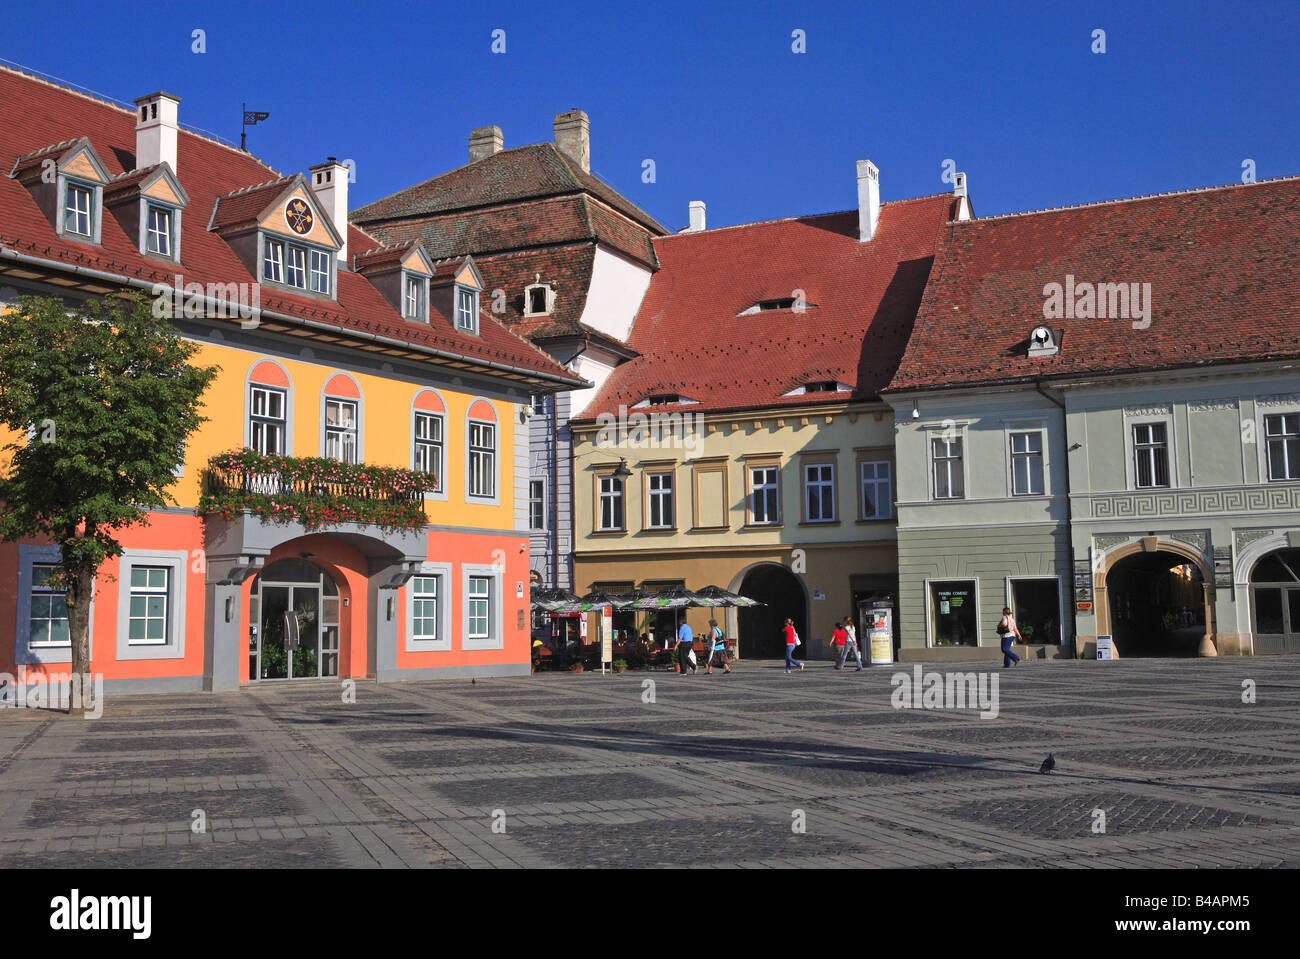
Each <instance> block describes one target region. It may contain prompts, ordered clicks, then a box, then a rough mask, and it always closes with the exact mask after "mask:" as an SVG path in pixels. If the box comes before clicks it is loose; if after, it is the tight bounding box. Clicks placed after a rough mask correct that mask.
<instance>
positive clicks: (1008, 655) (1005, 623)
mask: <svg viewBox="0 0 1300 959" xmlns="http://www.w3.org/2000/svg"><path fill="white" fill-rule="evenodd" d="M998 635H999V636H1001V637H1002V668H1003V669H1006V668H1007V667H1008V666H1014V665H1015V664H1016V663H1018V662H1020V657H1019V656H1017V655H1016V654H1015V653H1013V652H1012V651H1011V644H1012V643H1013V642H1016V641H1019V642H1021V643H1023V642H1024V641H1025V639H1024V637H1023V636H1021V635H1020V627H1019V626H1017V625H1016V618H1015V617H1014V616H1012V615H1011V608H1010V607H1008V606H1004V607H1003V608H1002V618H1001V619H1000V620H998Z"/></svg>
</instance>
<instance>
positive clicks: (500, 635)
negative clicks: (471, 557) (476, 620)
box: [460, 563, 505, 650]
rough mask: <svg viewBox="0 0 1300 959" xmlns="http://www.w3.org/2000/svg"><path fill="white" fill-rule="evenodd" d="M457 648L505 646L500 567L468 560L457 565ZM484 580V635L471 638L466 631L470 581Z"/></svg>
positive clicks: (500, 647) (501, 572) (470, 648)
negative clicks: (458, 622)
mask: <svg viewBox="0 0 1300 959" xmlns="http://www.w3.org/2000/svg"><path fill="white" fill-rule="evenodd" d="M460 569H461V591H460V597H461V601H460V611H461V628H460V634H461V649H463V650H479V649H503V648H504V647H505V618H504V596H503V592H502V586H503V585H504V584H503V582H502V581H503V579H504V573H503V570H502V568H501V567H500V566H480V565H475V564H471V563H462V564H461V567H460ZM478 578H481V579H486V580H488V581H489V584H490V585H489V590H490V592H489V595H488V635H487V636H486V637H483V636H479V637H471V636H470V633H469V630H470V617H469V608H470V593H469V590H470V580H471V579H478Z"/></svg>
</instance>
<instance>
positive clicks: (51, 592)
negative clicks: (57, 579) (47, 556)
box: [26, 562, 72, 650]
mask: <svg viewBox="0 0 1300 959" xmlns="http://www.w3.org/2000/svg"><path fill="white" fill-rule="evenodd" d="M38 566H39V567H41V568H42V569H46V568H48V569H49V570H51V571H57V570H59V569H60V568H61V567H62V566H63V563H62V562H58V563H52V562H33V563H31V564H30V565H29V566H28V572H29V574H30V576H31V580H30V582H29V583H28V585H27V600H28V604H29V605H28V614H27V616H26V620H27V648H28V649H33V650H46V649H66V650H71V649H72V632H71V630H72V619H71V617H70V616H67V617H64V619H66V620H67V621H68V630H69V632H68V640H67V642H64V643H52V642H49V641H48V640H47V641H45V642H39V643H38V642H37V641H36V640H34V639H32V633H31V624H32V616H31V605H30V604H31V603H33V602H34V601H35V599H36V595H37V592H38V591H39V592H40V593H41V594H42V595H48V596H50V597H51V598H52V597H54V596H62V597H63V598H64V609H65V611H66V609H67V595H68V591H67V590H66V589H55V588H54V587H52V586H44V585H42V586H37V585H36V567H38ZM46 575H48V574H46ZM43 581H44V576H42V582H43ZM45 622H47V623H52V622H54V620H53V619H52V618H50V617H48V616H47V617H45Z"/></svg>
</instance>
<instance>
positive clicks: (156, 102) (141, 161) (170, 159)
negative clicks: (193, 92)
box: [135, 92, 181, 176]
mask: <svg viewBox="0 0 1300 959" xmlns="http://www.w3.org/2000/svg"><path fill="white" fill-rule="evenodd" d="M180 102H181V98H180V97H174V96H172V95H171V94H170V93H162V92H159V93H151V94H149V95H148V96H147V97H139V98H138V99H137V100H136V101H135V168H136V169H137V170H141V169H144V168H145V167H149V166H153V165H154V164H155V163H162V162H163V161H164V160H165V161H167V164H168V166H170V167H171V168H172V173H175V174H176V175H178V176H179V175H180V174H179V171H177V169H176V140H177V135H178V134H179V133H180V127H179V126H177V123H176V116H177V113H178V112H179V111H178V108H179V107H180Z"/></svg>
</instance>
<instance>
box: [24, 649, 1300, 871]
mask: <svg viewBox="0 0 1300 959" xmlns="http://www.w3.org/2000/svg"><path fill="white" fill-rule="evenodd" d="M984 668H986V666H985V665H984V664H979V665H973V664H932V665H928V666H926V667H925V671H926V672H945V671H947V672H970V671H977V670H981V669H984ZM899 669H905V670H906V671H907V672H909V673H910V672H911V668H910V667H898V668H897V669H896V668H890V667H884V668H873V669H869V670H866V671H864V672H861V673H856V672H845V673H837V672H835V671H833V670H832V669H831V667H830V665H829V664H822V663H814V664H811V665H810V666H809V668H808V669H807V670H806V671H805V672H803V673H796V674H794V675H791V676H787V675H785V672H784V669H783V668H782V666H781V665H780V664H779V663H741V664H738V665H737V666H736V667H735V668H734V671H733V672H732V674H731V675H723V674H721V673H718V674H715V675H713V676H705V675H704V674H702V673H701V674H697V675H695V676H688V677H679V676H677V675H675V674H673V673H666V672H656V673H654V674H645V673H629V674H625V675H623V676H613V675H610V676H601V675H600V674H593V673H583V674H580V675H575V674H547V675H540V676H534V677H528V678H517V679H488V680H479V681H478V682H476V683H470V682H469V681H467V680H455V681H432V682H420V683H400V684H385V685H382V686H381V685H377V684H374V683H366V682H361V683H358V684H357V688H356V698H357V702H356V703H352V704H348V703H344V702H343V701H342V696H341V695H340V687H339V686H338V685H337V684H334V683H319V682H310V683H301V684H270V685H264V686H257V687H252V688H247V689H244V690H241V691H240V692H237V693H222V694H211V693H193V694H189V695H173V694H169V695H165V696H123V697H119V698H117V699H113V700H110V701H109V702H108V703H107V706H106V710H105V714H104V716H103V717H102V718H100V719H96V720H84V719H73V718H71V717H66V716H63V715H62V714H59V713H54V712H49V711H45V712H41V711H28V710H22V711H20V710H10V709H2V710H0V869H3V868H11V867H17V868H29V867H69V868H71V867H94V866H106V867H150V866H163V867H180V868H223V869H238V868H250V867H271V868H276V867H300V866H301V867H325V868H348V867H375V866H380V867H394V868H403V867H405V868H422V867H436V868H464V867H526V868H544V867H557V866H576V867H596V868H599V867H602V866H630V867H645V868H659V867H670V866H722V867H741V868H761V867H781V866H791V867H806V868H827V867H845V866H847V867H863V866H904V867H927V868H971V867H985V866H1030V867H1039V866H1063V867H1069V866H1073V867H1077V866H1086V867H1105V866H1110V867H1115V866H1118V867H1141V866H1175V867H1181V866H1208V867H1233V868H1236V867H1261V866H1262V867H1291V868H1294V867H1296V866H1300V775H1297V773H1298V772H1300V657H1260V658H1256V659H1240V658H1227V657H1225V658H1222V659H1207V660H1199V659H1198V660H1148V661H1142V660H1121V661H1118V662H1111V663H1094V662H1078V661H1034V662H1028V663H1026V664H1024V665H1023V666H1020V667H1017V668H1016V669H1015V670H1007V671H1001V670H999V671H998V675H999V678H1000V681H1001V685H1000V700H999V704H998V705H999V714H998V716H997V717H996V718H994V719H981V718H979V715H978V712H979V710H978V709H969V710H964V711H956V710H938V709H931V710H923V709H903V710H896V709H893V708H892V706H891V701H890V700H891V694H892V692H893V687H892V685H891V682H890V680H891V677H892V676H893V674H894V673H895V672H896V671H898V670H899ZM646 678H652V679H654V680H655V683H656V685H655V697H654V698H655V702H654V703H645V702H643V700H642V694H643V688H642V680H644V679H646ZM1246 679H1250V680H1253V681H1254V682H1255V684H1256V695H1257V697H1258V702H1257V703H1255V704H1253V705H1252V704H1243V703H1242V702H1241V690H1242V681H1243V680H1246ZM1048 752H1052V753H1053V754H1054V755H1055V756H1056V760H1057V767H1056V770H1055V771H1054V772H1052V773H1050V774H1047V775H1040V774H1039V773H1038V767H1039V764H1040V763H1041V761H1042V759H1043V758H1044V757H1045V756H1046V755H1047V753H1048ZM1097 810H1102V811H1104V812H1105V825H1106V829H1105V832H1098V831H1096V830H1095V829H1094V823H1096V822H1097V821H1098V817H1097V814H1096V811H1097ZM196 814H197V815H196ZM200 827H201V828H200Z"/></svg>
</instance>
